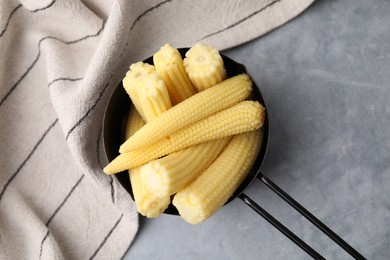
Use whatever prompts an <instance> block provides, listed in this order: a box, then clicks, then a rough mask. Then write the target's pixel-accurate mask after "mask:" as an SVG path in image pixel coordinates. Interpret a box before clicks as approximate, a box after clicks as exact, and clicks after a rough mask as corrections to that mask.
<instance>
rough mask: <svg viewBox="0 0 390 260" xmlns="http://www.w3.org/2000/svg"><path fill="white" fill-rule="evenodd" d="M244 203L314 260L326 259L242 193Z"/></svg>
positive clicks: (241, 197)
mask: <svg viewBox="0 0 390 260" xmlns="http://www.w3.org/2000/svg"><path fill="white" fill-rule="evenodd" d="M239 198H240V199H242V201H244V202H245V204H247V205H248V206H249V207H251V208H252V209H253V210H254V211H256V212H257V213H258V214H259V215H260V216H262V217H263V218H264V219H265V220H267V221H268V222H269V223H270V224H271V225H273V226H274V227H275V228H277V229H278V230H279V231H280V232H281V233H282V234H283V235H285V236H286V237H287V238H288V239H290V240H291V241H292V242H294V243H295V244H296V245H297V246H299V247H300V248H301V249H302V250H303V251H305V252H306V253H307V254H309V255H310V256H311V257H313V258H314V259H325V258H324V257H323V256H321V255H320V254H319V253H317V252H316V251H315V250H314V249H313V248H311V247H310V246H309V245H308V244H306V243H305V242H304V241H303V240H302V239H300V238H299V237H297V235H295V234H294V233H293V232H291V231H290V230H289V229H288V228H287V227H286V226H285V225H283V224H282V223H280V222H279V221H278V220H277V219H276V218H274V217H273V216H272V215H271V214H269V213H268V212H267V211H266V210H265V209H263V208H262V207H260V206H259V205H258V204H257V203H256V202H254V201H253V200H252V199H251V198H249V197H248V196H247V195H245V194H244V193H241V194H240V196H239Z"/></svg>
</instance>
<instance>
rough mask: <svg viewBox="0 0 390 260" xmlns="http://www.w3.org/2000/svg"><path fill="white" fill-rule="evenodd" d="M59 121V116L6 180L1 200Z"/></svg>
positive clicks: (0, 195)
mask: <svg viewBox="0 0 390 260" xmlns="http://www.w3.org/2000/svg"><path fill="white" fill-rule="evenodd" d="M57 122H58V118H57V119H56V120H54V122H53V123H51V125H50V126H49V127H48V128H47V129H46V131H45V132H44V133H43V135H42V136H41V137H40V138H39V140H38V142H37V143H36V144H35V145H34V147H33V149H32V150H31V152H30V153H29V154H28V155H27V157H26V159H24V161H23V162H22V163H21V164H20V165H19V167H18V169H17V170H16V171H15V172H14V174H12V176H11V178H9V179H8V181H7V182H6V184H5V185H4V187H3V189H2V191H1V193H0V201H1V199H2V198H3V195H4V192H5V190H6V189H7V187H8V186H9V185H10V184H11V182H12V181H13V180H14V179H15V177H16V176H17V175H18V173H19V172H20V170H21V169H22V168H23V167H24V165H26V163H27V162H28V160H29V159H30V158H31V156H32V155H33V154H34V152H35V150H37V148H38V146H39V145H40V144H41V143H42V141H43V140H44V139H45V137H46V136H47V134H48V133H49V132H50V130H51V129H52V128H53V127H54V126H55V125H56V124H57Z"/></svg>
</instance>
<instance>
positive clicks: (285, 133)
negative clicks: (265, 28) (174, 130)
mask: <svg viewBox="0 0 390 260" xmlns="http://www.w3.org/2000/svg"><path fill="white" fill-rule="evenodd" d="M389 13H390V3H389V2H388V1H387V0H375V1H364V0H359V1H357V0H349V1H346V0H344V1H341V0H338V1H324V0H323V1H317V2H316V3H314V5H312V6H311V7H310V8H309V9H308V10H307V11H305V12H304V13H303V14H302V15H300V16H299V17H298V18H296V19H294V20H293V21H291V22H289V23H288V24H286V25H284V26H283V27H281V28H279V29H276V30H275V31H273V32H271V33H269V34H267V35H265V36H263V37H261V38H259V39H257V40H255V41H252V42H250V43H248V44H245V45H242V46H239V47H237V48H235V49H232V50H228V51H225V52H224V53H225V54H227V55H229V56H230V57H232V58H233V59H236V60H237V61H240V62H242V63H244V64H246V66H247V69H248V70H249V72H250V73H251V74H252V76H253V77H254V78H255V80H256V82H257V83H258V84H259V85H260V86H261V88H262V91H263V94H264V96H265V98H266V101H267V105H268V113H269V115H270V128H271V139H270V144H269V152H268V154H267V157H266V160H265V162H264V165H263V167H262V171H263V173H264V174H265V175H267V176H268V177H269V178H271V179H272V180H273V181H274V182H276V183H277V184H278V185H279V186H281V187H282V188H283V189H284V190H285V191H287V192H288V193H289V194H290V195H291V196H292V197H294V198H295V199H296V200H298V201H299V202H300V203H302V204H303V205H304V206H305V207H306V208H307V209H308V210H309V211H311V212H312V213H314V215H316V216H317V217H318V218H320V219H321V220H322V221H323V222H324V223H326V224H327V225H328V226H329V227H330V228H331V229H333V230H334V231H335V232H336V233H337V234H339V235H340V236H341V237H342V238H344V239H345V240H346V241H348V242H349V243H350V244H351V245H352V246H353V247H355V248H356V249H357V250H359V251H360V252H361V253H362V254H363V255H364V256H366V257H367V258H369V259H389V258H390V199H389V198H390V138H389V136H390V104H389V100H390V73H389V71H390V16H389ZM246 193H247V194H248V195H250V196H251V197H252V198H253V199H254V200H255V201H257V202H258V203H259V204H260V205H262V206H263V207H264V208H265V209H266V210H268V211H269V212H270V213H271V214H273V215H274V216H275V217H276V218H278V219H280V220H281V221H282V222H283V223H284V224H285V225H286V226H288V227H289V228H290V229H292V230H293V231H294V232H295V233H296V234H297V235H299V236H300V237H301V238H302V239H303V240H304V241H306V242H308V243H309V244H310V245H312V247H313V248H315V249H316V250H317V251H318V252H319V253H321V254H322V255H323V256H324V257H326V258H328V259H349V256H348V255H347V254H346V253H345V252H344V251H343V250H342V249H340V248H339V247H338V246H337V245H335V244H334V243H333V242H332V241H331V240H330V239H328V238H327V237H325V236H324V235H323V234H322V233H321V232H319V231H318V230H316V228H315V227H313V226H312V225H311V224H310V223H308V222H307V221H306V220H305V219H303V217H301V216H299V215H298V214H297V213H295V212H294V210H292V209H290V208H289V206H287V204H286V203H284V202H282V201H281V200H280V199H279V198H278V197H277V196H276V195H275V194H273V193H272V192H270V191H269V190H267V188H266V187H265V186H264V185H262V184H260V183H259V182H254V183H253V184H252V185H250V187H249V188H248V189H247V190H246ZM156 258H158V259H309V257H308V256H307V255H306V254H305V253H304V252H303V251H301V250H300V249H299V248H298V247H296V246H295V245H294V244H293V243H291V242H290V241H289V240H288V239H286V238H285V237H284V236H283V235H281V234H280V233H279V232H278V231H277V230H276V229H274V228H273V227H272V226H270V225H269V224H268V223H267V222H266V221H265V220H263V219H262V218H261V217H259V216H257V215H256V213H254V212H253V211H252V210H251V209H250V208H248V207H247V206H246V205H245V204H244V203H243V202H241V201H240V200H239V199H237V200H234V201H233V202H232V203H230V204H229V205H227V206H225V207H224V208H222V209H221V210H220V211H219V212H217V214H216V215H214V216H213V217H212V218H210V219H208V220H207V221H205V222H204V223H202V224H199V225H196V226H192V225H190V224H187V223H185V222H184V221H182V220H181V219H180V218H179V217H174V216H169V215H162V216H161V217H159V218H157V219H152V220H150V219H142V220H141V228H140V231H139V233H138V235H137V237H136V239H135V241H134V242H133V245H132V246H131V247H130V249H129V251H128V253H127V254H126V255H125V259H156Z"/></svg>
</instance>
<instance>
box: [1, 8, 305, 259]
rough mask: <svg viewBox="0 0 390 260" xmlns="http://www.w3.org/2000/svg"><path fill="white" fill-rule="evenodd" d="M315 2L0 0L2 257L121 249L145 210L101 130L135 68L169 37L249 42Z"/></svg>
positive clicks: (187, 42) (183, 42) (89, 254)
mask: <svg viewBox="0 0 390 260" xmlns="http://www.w3.org/2000/svg"><path fill="white" fill-rule="evenodd" d="M312 1H313V0H301V1H293V0H274V1H271V0H261V1H259V0H252V1H243V0H241V1H233V0H231V1H207V0H196V1H173V0H165V1H152V0H150V1H126V0H113V1H105V0H99V1H95V0H84V1H77V0H72V1H67V0H42V1H34V0H20V1H18V0H9V1H2V2H1V3H0V68H1V69H0V82H1V83H0V84H1V88H0V147H1V148H2V151H1V155H0V166H1V167H0V168H1V173H0V258H1V259H31V258H32V259H38V258H39V259H41V258H42V259H63V258H66V259H85V258H90V259H92V258H98V259H118V258H120V257H121V256H123V254H124V253H125V252H126V250H127V249H128V247H129V245H130V244H131V242H132V241H133V239H134V237H135V234H136V232H137V230H138V214H137V212H136V209H135V206H134V202H133V201H132V199H131V197H130V196H129V194H128V193H127V192H126V191H125V190H124V189H123V188H122V187H121V186H120V184H119V182H118V181H117V180H116V178H115V176H107V175H105V174H104V173H103V172H102V167H103V166H105V164H106V163H107V162H106V159H105V157H104V153H103V147H102V138H101V135H102V117H103V112H104V108H105V105H106V102H107V99H108V97H109V95H110V93H111V91H112V89H113V87H115V86H116V85H117V84H118V82H120V80H121V78H122V77H123V75H124V74H125V72H126V70H127V69H128V67H129V65H130V64H131V63H133V62H135V61H138V60H142V59H144V58H145V57H147V56H150V55H152V54H153V53H154V52H156V51H157V50H158V49H159V47H161V46H162V45H163V44H165V43H170V44H171V45H172V46H175V47H184V46H191V45H193V44H194V43H195V42H199V41H201V42H204V43H207V44H211V45H213V46H214V47H216V48H218V49H226V48H229V47H233V46H236V45H239V44H242V43H244V42H247V41H249V40H251V39H254V38H256V37H258V36H260V35H263V34H264V33H266V32H269V31H270V30H272V29H274V28H276V27H278V26H280V25H282V24H284V23H285V22H287V21H289V20H290V19H292V18H293V17H295V16H296V15H298V14H299V13H301V12H302V11H303V10H304V9H305V8H306V7H307V6H309V5H310V4H311V3H312ZM210 10H212V12H211V11H210Z"/></svg>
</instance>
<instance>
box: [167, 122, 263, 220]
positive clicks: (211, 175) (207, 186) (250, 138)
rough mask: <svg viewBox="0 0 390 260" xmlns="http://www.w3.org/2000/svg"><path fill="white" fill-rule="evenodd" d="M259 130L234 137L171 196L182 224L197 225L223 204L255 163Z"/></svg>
mask: <svg viewBox="0 0 390 260" xmlns="http://www.w3.org/2000/svg"><path fill="white" fill-rule="evenodd" d="M262 130H263V129H259V130H255V131H252V132H249V133H244V134H240V135H236V136H234V137H233V139H232V141H231V142H230V144H229V145H228V146H227V147H226V149H225V150H224V151H223V152H222V153H221V155H220V156H219V157H218V158H217V159H216V160H215V161H214V163H213V164H212V165H211V166H210V167H209V168H208V169H207V170H206V171H205V172H203V173H202V174H201V175H200V176H199V177H198V178H197V179H195V181H193V182H192V183H191V184H190V185H188V186H187V187H185V188H184V189H183V190H181V191H179V192H178V193H177V194H176V195H175V197H174V199H173V202H172V203H173V205H174V206H175V207H176V208H177V209H178V211H179V214H180V215H181V216H182V217H183V218H184V220H186V221H187V222H189V223H191V224H197V223H200V222H202V221H204V220H205V219H207V218H209V217H210V216H211V215H212V214H214V213H215V212H216V211H217V210H218V209H219V208H220V207H222V206H223V205H224V204H225V203H226V202H227V200H228V199H229V197H230V196H231V195H232V194H233V193H234V191H235V190H236V189H237V188H238V186H239V185H240V184H241V182H242V181H243V180H244V178H245V176H246V174H247V173H248V171H249V170H250V168H251V167H252V165H253V162H254V161H255V159H256V156H257V154H258V151H259V148H260V146H261V140H262Z"/></svg>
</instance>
